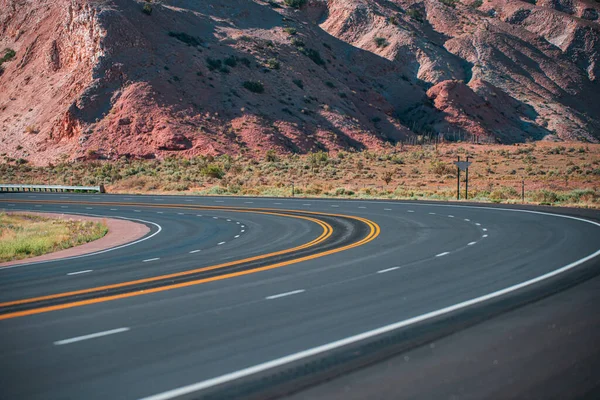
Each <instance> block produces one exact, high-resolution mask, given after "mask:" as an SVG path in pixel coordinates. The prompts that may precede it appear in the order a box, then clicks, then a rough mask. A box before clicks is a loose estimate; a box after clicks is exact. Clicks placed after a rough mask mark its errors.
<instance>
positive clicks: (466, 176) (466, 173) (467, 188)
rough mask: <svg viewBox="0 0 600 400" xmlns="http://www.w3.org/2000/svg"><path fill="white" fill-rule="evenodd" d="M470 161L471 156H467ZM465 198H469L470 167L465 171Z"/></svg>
mask: <svg viewBox="0 0 600 400" xmlns="http://www.w3.org/2000/svg"><path fill="white" fill-rule="evenodd" d="M468 162H469V156H467V163H468ZM465 200H469V167H467V170H466V171H465Z"/></svg>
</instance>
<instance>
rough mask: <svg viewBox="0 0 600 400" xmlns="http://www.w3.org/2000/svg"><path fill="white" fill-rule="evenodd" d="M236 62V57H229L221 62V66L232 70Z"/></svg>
mask: <svg viewBox="0 0 600 400" xmlns="http://www.w3.org/2000/svg"><path fill="white" fill-rule="evenodd" d="M237 62H238V59H237V57H236V56H229V57H227V58H226V59H224V60H223V64H225V65H227V66H228V67H232V68H234V67H235V66H236V65H237Z"/></svg>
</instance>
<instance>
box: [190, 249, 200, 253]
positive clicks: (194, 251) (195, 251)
mask: <svg viewBox="0 0 600 400" xmlns="http://www.w3.org/2000/svg"><path fill="white" fill-rule="evenodd" d="M199 251H200V250H192V251H190V254H194V253H198V252H199Z"/></svg>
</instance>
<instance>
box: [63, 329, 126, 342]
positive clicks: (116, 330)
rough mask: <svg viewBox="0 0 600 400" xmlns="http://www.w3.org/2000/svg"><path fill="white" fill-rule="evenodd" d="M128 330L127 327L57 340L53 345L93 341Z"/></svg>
mask: <svg viewBox="0 0 600 400" xmlns="http://www.w3.org/2000/svg"><path fill="white" fill-rule="evenodd" d="M128 330H129V328H127V327H125V328H117V329H111V330H110V331H103V332H97V333H92V334H89V335H84V336H77V337H74V338H70V339H63V340H57V341H56V342H54V344H55V345H56V346H62V345H65V344H71V343H75V342H81V341H82V340H89V339H95V338H99V337H102V336H108V335H114V334H115V333H121V332H127V331H128Z"/></svg>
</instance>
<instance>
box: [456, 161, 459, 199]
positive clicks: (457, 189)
mask: <svg viewBox="0 0 600 400" xmlns="http://www.w3.org/2000/svg"><path fill="white" fill-rule="evenodd" d="M458 162H460V156H458ZM456 200H460V167H459V166H458V165H457V166H456Z"/></svg>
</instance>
